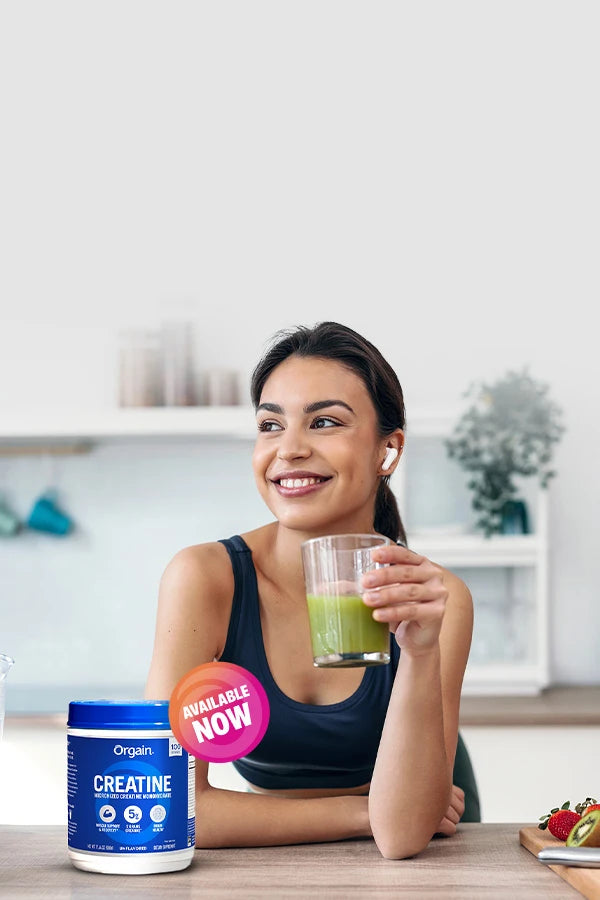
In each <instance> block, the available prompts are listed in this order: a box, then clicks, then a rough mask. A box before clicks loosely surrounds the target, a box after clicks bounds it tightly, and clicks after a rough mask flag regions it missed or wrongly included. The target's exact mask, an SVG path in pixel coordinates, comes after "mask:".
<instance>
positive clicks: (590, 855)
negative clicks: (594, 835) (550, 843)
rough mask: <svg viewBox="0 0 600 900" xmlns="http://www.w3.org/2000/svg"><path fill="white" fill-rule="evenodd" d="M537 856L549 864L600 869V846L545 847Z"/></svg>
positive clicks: (542, 861)
mask: <svg viewBox="0 0 600 900" xmlns="http://www.w3.org/2000/svg"><path fill="white" fill-rule="evenodd" d="M537 858H538V859H539V861H540V862H541V863H544V864H545V865H547V866H583V867H584V868H586V869H600V847H544V849H543V850H540V852H539V853H538V855H537Z"/></svg>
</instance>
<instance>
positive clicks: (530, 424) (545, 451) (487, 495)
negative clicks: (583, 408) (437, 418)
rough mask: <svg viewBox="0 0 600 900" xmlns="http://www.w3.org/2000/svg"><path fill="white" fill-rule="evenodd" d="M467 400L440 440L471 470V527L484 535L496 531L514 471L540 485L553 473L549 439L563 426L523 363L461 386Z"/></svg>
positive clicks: (558, 434)
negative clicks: (489, 381) (515, 369)
mask: <svg viewBox="0 0 600 900" xmlns="http://www.w3.org/2000/svg"><path fill="white" fill-rule="evenodd" d="M463 396H464V397H467V398H470V399H471V400H472V405H471V406H469V407H468V408H467V409H466V411H465V412H464V413H463V415H462V416H461V417H460V419H459V420H458V422H457V423H456V425H455V427H454V431H453V433H452V435H451V436H450V437H449V438H448V439H447V440H446V441H445V445H446V450H447V452H448V455H449V456H450V457H451V458H453V459H456V461H457V462H458V463H459V464H460V465H461V466H462V467H463V468H464V469H465V470H466V471H468V472H472V473H473V476H472V478H471V480H470V481H469V482H468V487H469V488H470V489H471V490H472V491H473V499H472V506H473V509H475V510H476V511H477V512H478V513H479V514H480V515H479V519H478V520H477V522H476V527H477V528H481V529H483V531H484V533H485V535H486V537H489V536H490V535H492V534H494V533H495V532H499V531H501V523H502V509H503V506H504V504H505V503H506V502H507V501H508V500H510V499H512V498H513V497H514V494H515V493H516V492H517V488H516V486H515V483H514V476H515V475H526V476H532V475H537V476H538V477H539V480H540V487H542V488H546V487H547V486H548V482H549V481H550V479H551V478H552V477H554V475H555V474H556V473H555V472H554V471H553V470H552V469H551V468H550V467H549V464H550V461H551V459H552V452H553V444H555V443H556V442H557V441H558V440H559V439H560V437H561V435H562V433H563V432H564V430H565V429H564V426H563V425H562V422H561V418H562V411H561V410H560V408H559V407H558V406H557V405H556V404H555V403H553V402H552V401H551V400H550V398H549V397H548V386H547V385H545V384H541V383H539V382H536V381H535V380H534V379H533V378H532V377H531V375H530V374H529V372H528V371H527V367H525V368H524V369H523V370H522V371H521V372H508V373H507V374H506V375H505V376H504V377H503V378H501V379H499V380H498V381H496V382H495V383H494V384H487V383H485V382H482V381H476V382H473V383H472V384H471V386H470V387H469V388H468V389H467V390H466V391H465V393H464V395H463Z"/></svg>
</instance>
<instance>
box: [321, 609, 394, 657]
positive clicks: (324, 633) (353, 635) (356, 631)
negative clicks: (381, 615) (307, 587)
mask: <svg viewBox="0 0 600 900" xmlns="http://www.w3.org/2000/svg"><path fill="white" fill-rule="evenodd" d="M306 599H307V601H308V617H309V621H310V635H311V639H312V647H313V656H314V657H315V659H318V658H319V657H333V656H336V655H337V656H339V655H341V654H343V655H344V659H347V663H346V664H348V665H351V664H352V662H351V657H354V658H355V659H356V660H357V662H358V664H359V665H366V664H368V660H365V659H364V658H363V654H366V653H374V654H385V656H386V657H387V658H386V659H373V660H372V662H388V661H389V646H390V630H389V626H388V623H387V622H376V621H375V619H374V618H373V616H372V613H373V610H372V609H370V608H369V607H368V606H365V604H364V603H363V601H362V599H361V598H360V597H359V596H358V594H349V595H338V596H333V597H326V596H323V595H315V594H308V595H307V598H306ZM340 662H342V660H340ZM331 664H332V665H335V661H333V660H332V662H331ZM342 664H343V662H342Z"/></svg>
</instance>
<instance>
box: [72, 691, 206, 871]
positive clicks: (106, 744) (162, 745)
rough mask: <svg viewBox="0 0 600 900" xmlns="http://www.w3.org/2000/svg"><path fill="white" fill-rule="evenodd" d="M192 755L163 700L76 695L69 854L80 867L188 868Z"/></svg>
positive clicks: (192, 801) (192, 805)
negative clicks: (176, 732)
mask: <svg viewBox="0 0 600 900" xmlns="http://www.w3.org/2000/svg"><path fill="white" fill-rule="evenodd" d="M195 763H196V760H195V757H193V756H192V755H191V754H189V753H187V751H186V750H184V749H183V747H182V746H181V744H180V743H179V742H178V741H177V739H176V738H175V737H174V735H173V732H172V731H171V726H170V723H169V701H168V700H75V701H73V702H71V703H69V718H68V722H67V796H68V801H67V802H68V810H67V813H68V822H67V830H68V848H69V858H70V860H71V862H72V863H73V865H74V866H76V868H78V869H84V870H85V871H87V872H102V873H105V874H109V875H112V874H114V875H150V874H154V873H157V872H174V871H176V870H178V869H185V868H187V867H188V866H189V865H190V863H191V862H192V858H193V856H194V845H195Z"/></svg>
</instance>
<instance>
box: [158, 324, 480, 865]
mask: <svg viewBox="0 0 600 900" xmlns="http://www.w3.org/2000/svg"><path fill="white" fill-rule="evenodd" d="M251 393H252V401H253V404H254V407H255V409H256V419H257V429H258V434H257V439H256V444H255V449H254V454H253V468H254V475H255V479H256V484H257V486H258V490H259V492H260V494H261V496H262V498H263V500H264V501H265V503H266V505H267V506H268V508H269V509H270V510H271V512H272V513H273V516H274V517H275V521H273V522H270V523H269V524H267V525H264V526H262V527H260V528H257V529H255V530H253V531H250V532H248V533H246V534H244V535H236V536H234V537H233V538H231V539H229V540H224V541H218V542H215V543H207V544H200V545H197V546H191V547H187V548H185V549H184V550H182V551H180V552H179V553H177V554H176V555H175V557H174V558H173V559H172V560H171V562H170V563H169V565H168V566H167V568H166V570H165V572H164V575H163V577H162V579H161V584H160V591H159V601H158V613H157V623H156V637H155V645H154V652H153V657H152V663H151V667H150V672H149V676H148V681H147V684H146V690H145V697H146V698H148V699H151V698H168V697H170V695H171V692H172V690H173V688H174V686H175V684H176V683H177V682H178V681H179V680H180V679H181V678H182V677H183V676H184V675H185V674H186V673H187V672H188V671H190V670H191V669H193V668H195V667H196V666H199V665H201V664H202V663H205V662H209V661H212V660H221V661H223V662H233V663H236V664H238V665H240V666H243V667H244V668H246V669H248V670H249V671H251V672H253V674H254V675H256V677H257V678H258V679H259V681H261V683H262V684H263V687H264V688H265V690H266V691H267V694H268V696H269V702H270V708H271V715H270V721H269V727H268V729H267V732H266V734H265V736H264V737H263V739H262V741H261V742H260V743H259V745H258V746H257V747H256V748H255V750H253V751H252V753H250V754H248V756H247V757H245V758H244V759H242V760H239V761H236V762H234V765H235V766H236V768H237V769H238V771H239V772H241V773H242V774H243V775H244V777H245V778H246V779H247V782H248V792H247V793H242V792H239V791H228V790H223V789H218V788H213V787H212V786H210V785H209V783H208V781H207V771H208V764H207V763H205V762H204V761H202V760H197V763H196V773H197V775H196V821H197V831H196V846H197V847H224V846H230V847H231V846H240V847H241V846H264V845H275V844H290V843H305V842H313V841H335V840H342V839H344V838H354V837H361V836H364V837H371V836H372V837H373V838H374V839H375V841H376V843H377V846H378V848H379V850H380V851H381V853H382V855H383V856H385V857H386V858H389V859H401V858H404V857H407V856H413V855H415V854H416V853H419V852H420V851H421V850H422V849H423V848H424V847H426V846H427V843H428V842H429V840H431V838H432V836H434V835H451V834H453V833H454V832H455V831H456V824H457V822H458V821H459V820H460V819H461V818H464V819H467V820H469V821H479V806H478V798H477V788H476V785H475V781H474V778H473V772H472V769H471V765H470V761H469V758H468V755H467V753H466V749H465V747H464V744H463V743H462V741H461V740H460V737H459V735H458V720H459V703H460V693H461V687H462V680H463V675H464V671H465V667H466V663H467V658H468V654H469V648H470V642H471V634H472V624H473V607H472V600H471V595H470V593H469V591H468V589H467V587H466V586H465V584H464V583H463V582H462V581H461V579H460V578H458V577H457V576H456V575H454V574H452V573H451V572H449V571H448V570H447V569H444V568H442V567H441V566H438V565H436V564H435V563H433V562H431V561H430V560H429V559H427V558H425V557H423V556H420V555H418V554H416V553H414V552H413V551H411V550H409V549H408V548H407V547H406V546H405V544H406V536H405V532H404V528H403V526H402V522H401V520H400V516H399V514H398V509H397V506H396V502H395V499H394V496H393V494H392V492H391V490H390V488H389V485H388V481H389V477H390V475H391V474H392V472H393V471H394V469H395V467H396V466H397V465H398V461H399V459H400V456H401V453H402V448H403V443H404V433H403V429H404V401H403V395H402V389H401V387H400V384H399V382H398V379H397V377H396V375H395V373H394V371H393V370H392V368H391V367H390V366H389V364H388V363H387V362H386V361H385V359H384V358H383V357H382V355H381V354H380V353H379V351H378V350H377V349H376V348H375V347H374V346H373V345H372V344H371V343H370V342H369V341H367V340H366V339H365V338H363V337H362V336H361V335H359V334H357V333H356V332H355V331H353V330H352V329H350V328H347V327H345V326H343V325H339V324H337V323H335V322H323V323H320V324H318V325H317V326H315V327H314V328H312V329H310V328H305V327H299V328H297V329H294V330H292V331H291V332H287V333H284V334H283V335H280V336H279V340H277V341H276V343H274V344H273V346H272V347H271V348H270V349H269V350H268V351H267V353H266V354H265V356H264V357H263V359H262V360H261V361H260V362H259V363H258V365H257V367H256V369H255V371H254V373H253V376H252V385H251ZM224 476H225V477H226V473H224ZM350 532H370V533H380V534H384V535H387V536H389V537H391V538H392V540H394V541H398V543H397V544H392V545H390V546H387V547H385V548H382V549H381V550H378V551H377V552H378V554H379V559H380V561H381V562H385V563H387V564H388V565H387V566H385V567H382V568H380V569H378V570H376V572H374V573H372V574H371V575H370V576H369V578H370V582H369V584H368V585H366V584H365V587H368V588H370V589H374V588H377V589H378V590H376V591H375V593H371V594H369V593H367V594H365V603H367V604H368V605H369V606H371V607H372V608H373V616H374V617H375V618H377V619H379V620H380V621H385V622H387V623H388V624H389V629H390V647H391V654H392V659H391V663H390V664H389V665H387V666H374V667H368V668H366V669H363V668H360V669H355V668H349V669H337V668H333V669H327V668H315V667H314V666H313V665H312V654H311V647H310V633H309V625H308V613H307V606H306V597H305V590H304V579H303V570H302V562H301V552H300V545H301V544H302V542H303V541H305V540H307V539H309V538H311V537H315V536H318V535H323V534H336V533H350ZM465 793H466V795H467V801H468V806H467V809H466V810H465Z"/></svg>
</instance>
